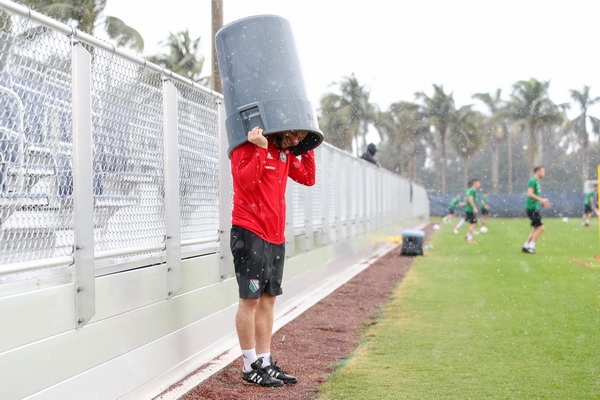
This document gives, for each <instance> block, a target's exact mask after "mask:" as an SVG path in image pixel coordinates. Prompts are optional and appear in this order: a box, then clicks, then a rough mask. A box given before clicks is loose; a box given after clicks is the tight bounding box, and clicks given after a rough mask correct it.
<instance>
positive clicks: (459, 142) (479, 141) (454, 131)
mask: <svg viewBox="0 0 600 400" xmlns="http://www.w3.org/2000/svg"><path fill="white" fill-rule="evenodd" d="M483 131H484V116H483V114H481V113H480V112H478V111H474V110H473V109H472V108H471V106H464V107H461V108H460V109H458V110H457V111H456V114H455V120H454V122H453V124H452V128H451V133H450V143H452V146H453V147H454V150H455V151H456V154H458V156H459V157H460V159H461V161H462V164H463V187H467V183H468V181H469V161H470V159H471V157H472V156H473V155H474V154H475V153H477V152H478V151H479V150H480V149H481V148H482V147H483V144H484V137H483Z"/></svg>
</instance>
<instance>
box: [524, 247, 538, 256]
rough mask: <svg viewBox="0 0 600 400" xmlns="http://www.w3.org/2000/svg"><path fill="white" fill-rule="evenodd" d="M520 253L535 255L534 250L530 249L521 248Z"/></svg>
mask: <svg viewBox="0 0 600 400" xmlns="http://www.w3.org/2000/svg"><path fill="white" fill-rule="evenodd" d="M521 251H522V252H523V253H529V254H535V249H532V248H531V247H523V248H522V249H521Z"/></svg>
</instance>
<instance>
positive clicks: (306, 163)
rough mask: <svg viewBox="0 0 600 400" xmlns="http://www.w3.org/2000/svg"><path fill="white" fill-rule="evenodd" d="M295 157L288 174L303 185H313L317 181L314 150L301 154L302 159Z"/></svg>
mask: <svg viewBox="0 0 600 400" xmlns="http://www.w3.org/2000/svg"><path fill="white" fill-rule="evenodd" d="M293 157H294V160H293V161H292V163H291V164H290V171H289V173H288V176H289V177H290V178H292V179H293V180H294V181H296V182H298V183H300V184H302V185H306V186H313V185H314V184H315V183H316V181H317V176H316V175H317V167H316V165H315V153H314V151H313V150H309V151H307V152H306V153H304V154H302V155H301V156H300V159H298V157H295V156H293Z"/></svg>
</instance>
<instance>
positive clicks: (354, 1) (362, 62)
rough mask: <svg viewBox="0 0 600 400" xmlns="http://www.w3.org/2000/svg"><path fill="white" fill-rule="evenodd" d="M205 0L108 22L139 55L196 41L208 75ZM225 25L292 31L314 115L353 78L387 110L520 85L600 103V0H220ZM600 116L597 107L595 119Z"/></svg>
mask: <svg viewBox="0 0 600 400" xmlns="http://www.w3.org/2000/svg"><path fill="white" fill-rule="evenodd" d="M210 3H211V2H210V0H170V1H168V2H162V4H163V5H162V6H160V7H159V6H157V5H154V4H156V3H153V2H149V1H148V0H109V1H108V6H107V8H106V10H105V12H106V14H107V15H113V16H116V17H119V18H121V19H123V20H124V21H125V22H126V23H127V24H129V25H131V26H132V27H134V28H136V29H137V30H138V31H139V32H140V33H141V34H142V35H143V36H144V39H145V42H146V50H145V54H155V53H156V52H158V51H159V45H158V43H159V42H161V41H163V40H165V39H166V38H167V36H168V34H169V32H173V33H176V32H179V31H182V30H185V29H187V28H189V30H190V33H191V36H192V37H193V38H197V37H198V36H201V37H202V43H203V46H202V49H203V54H204V55H205V56H206V58H207V60H206V63H205V67H204V73H205V75H209V74H210V52H211V46H210V43H211V40H212V38H211V10H210ZM223 4H224V13H223V14H224V15H223V18H224V23H225V24H227V23H229V22H232V21H234V20H237V19H240V18H243V17H247V16H251V15H258V14H276V15H280V16H282V17H285V18H287V19H288V20H289V21H290V22H291V25H292V28H293V31H294V36H295V41H296V45H297V48H298V52H299V56H300V60H301V63H302V68H303V73H304V80H305V83H306V86H307V92H308V96H309V99H310V101H311V102H312V103H313V106H314V107H315V108H318V106H319V99H320V97H321V96H322V95H323V94H324V93H326V92H328V91H331V90H333V89H334V88H333V87H331V86H330V85H331V84H332V83H335V82H339V81H340V80H341V79H343V78H344V77H346V76H350V74H352V73H354V74H355V75H356V77H357V79H358V81H359V83H361V84H363V85H366V87H367V88H368V89H370V91H371V101H372V102H373V103H376V104H378V105H379V106H380V108H381V109H386V108H387V107H388V106H389V105H390V104H391V103H392V102H395V101H400V100H406V101H412V100H414V93H415V92H418V91H424V92H425V93H427V94H428V95H429V94H432V92H433V89H432V84H434V83H435V84H440V85H443V86H444V89H445V90H446V92H453V93H454V99H455V101H456V103H457V106H462V105H466V104H469V103H472V102H473V100H472V99H471V95H472V94H473V93H476V92H494V91H495V90H496V89H497V88H501V89H502V90H503V93H504V94H505V95H506V96H508V94H509V93H510V92H511V89H512V84H513V83H515V82H517V81H518V80H527V79H530V78H536V79H539V80H550V82H551V84H550V94H551V98H552V100H554V101H555V102H557V103H562V102H569V100H570V97H569V89H577V90H580V91H581V90H583V86H584V85H589V86H591V93H592V95H593V96H595V97H596V96H600V51H599V50H598V46H599V45H600V23H598V18H599V16H600V1H598V0H567V1H563V0H460V1H458V0H457V1H452V0H408V1H389V0H370V1H358V0H256V1H249V0H223ZM591 113H592V115H595V116H597V117H600V106H595V107H594V108H593V109H592V110H591Z"/></svg>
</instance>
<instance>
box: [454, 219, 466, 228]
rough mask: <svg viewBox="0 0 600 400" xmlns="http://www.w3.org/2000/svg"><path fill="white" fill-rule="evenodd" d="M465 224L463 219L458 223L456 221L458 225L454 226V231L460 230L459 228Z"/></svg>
mask: <svg viewBox="0 0 600 400" xmlns="http://www.w3.org/2000/svg"><path fill="white" fill-rule="evenodd" d="M464 223H465V220H464V219H461V220H460V221H458V224H456V229H458V228H460V227H461V226H463V224H464Z"/></svg>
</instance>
